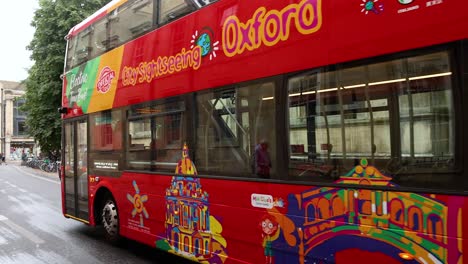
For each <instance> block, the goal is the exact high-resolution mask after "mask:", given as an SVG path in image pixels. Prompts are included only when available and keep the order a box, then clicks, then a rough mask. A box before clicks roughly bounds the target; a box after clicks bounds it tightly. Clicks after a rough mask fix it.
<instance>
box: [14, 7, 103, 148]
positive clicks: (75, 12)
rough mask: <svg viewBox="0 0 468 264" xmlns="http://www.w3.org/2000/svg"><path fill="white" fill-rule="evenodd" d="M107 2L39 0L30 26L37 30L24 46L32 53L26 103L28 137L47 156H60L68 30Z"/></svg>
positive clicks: (24, 107)
mask: <svg viewBox="0 0 468 264" xmlns="http://www.w3.org/2000/svg"><path fill="white" fill-rule="evenodd" d="M107 2H109V1H108V0H39V9H37V10H36V11H35V13H34V18H33V21H32V22H31V25H32V26H33V27H35V29H36V31H35V33H34V37H33V39H32V41H31V43H30V44H29V46H27V49H28V50H31V51H32V55H31V59H33V60H34V65H33V66H32V67H31V68H30V69H29V76H28V78H27V79H26V80H25V81H24V82H25V85H26V94H25V99H26V102H25V104H24V105H23V107H22V110H23V111H25V112H26V113H27V117H26V125H27V126H28V129H29V134H30V135H31V136H32V137H34V139H35V140H36V141H37V142H38V143H39V146H40V147H41V149H42V151H43V152H45V153H47V154H48V155H49V156H50V155H52V156H55V157H57V155H58V154H59V153H60V137H61V120H60V114H59V113H58V111H57V109H58V108H59V107H60V105H61V93H62V81H61V79H60V75H61V74H62V73H63V69H64V65H63V64H64V58H65V48H66V42H65V40H64V37H65V36H66V35H67V34H68V32H69V30H70V29H71V28H72V27H73V26H74V25H76V24H78V23H79V22H80V21H82V20H83V19H85V18H86V17H87V16H89V15H90V14H92V13H93V12H95V11H96V10H98V9H99V8H101V7H102V6H104V5H105V4H106V3H107Z"/></svg>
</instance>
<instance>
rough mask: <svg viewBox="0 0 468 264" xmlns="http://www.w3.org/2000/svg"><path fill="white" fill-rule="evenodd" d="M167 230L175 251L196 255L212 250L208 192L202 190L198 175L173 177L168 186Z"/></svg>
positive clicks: (168, 238) (202, 254) (205, 253)
mask: <svg viewBox="0 0 468 264" xmlns="http://www.w3.org/2000/svg"><path fill="white" fill-rule="evenodd" d="M166 233H167V234H166V235H167V240H168V241H169V244H170V245H171V246H172V247H173V248H174V249H175V250H176V251H179V250H180V251H183V252H186V253H190V254H193V255H195V256H196V257H200V256H204V255H207V254H208V253H209V252H210V251H211V239H212V237H211V232H210V211H209V204H208V194H207V193H206V192H205V191H203V190H202V188H201V185H200V179H199V178H191V177H177V176H175V177H173V178H172V183H171V186H170V187H169V188H168V189H167V190H166ZM206 257H209V256H206Z"/></svg>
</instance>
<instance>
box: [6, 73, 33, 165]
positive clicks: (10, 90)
mask: <svg viewBox="0 0 468 264" xmlns="http://www.w3.org/2000/svg"><path fill="white" fill-rule="evenodd" d="M25 90H26V87H25V86H24V85H23V84H21V83H19V82H11V81H0V106H1V107H0V152H1V153H4V154H5V155H6V157H7V160H12V159H20V158H21V153H22V152H23V150H24V151H25V152H26V153H28V154H29V153H33V154H37V151H38V150H37V148H36V145H35V142H34V138H32V137H30V136H29V135H28V131H27V128H26V125H25V119H26V114H25V113H24V112H22V111H21V110H20V109H19V107H20V106H21V105H23V104H24V99H23V98H22V97H21V96H22V95H24V94H25V92H26V91H25Z"/></svg>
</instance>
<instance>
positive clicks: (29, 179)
mask: <svg viewBox="0 0 468 264" xmlns="http://www.w3.org/2000/svg"><path fill="white" fill-rule="evenodd" d="M0 263H1V264H16V263H18V264H29V263H31V264H36V263H38V264H42V263H44V264H51V263H57V264H67V263H77V264H78V263H79V264H87V263H93V264H94V263H96V264H99V263H132V264H140V263H157V264H163V263H171V264H173V263H181V264H188V263H192V262H189V261H186V260H185V259H182V258H178V257H176V256H172V255H170V254H167V253H164V252H160V251H158V250H156V249H154V248H151V247H148V246H146V245H142V244H139V243H137V242H134V241H130V240H124V241H123V242H122V243H121V245H119V246H113V245H111V244H109V243H107V242H106V241H105V240H104V239H103V235H102V231H101V230H99V229H95V228H92V227H89V226H87V225H85V224H82V223H80V222H77V221H75V220H71V219H66V218H64V217H63V215H62V211H61V198H60V181H59V179H58V177H57V175H56V174H47V173H44V172H41V171H39V170H34V169H31V168H28V167H23V166H19V164H12V163H10V164H9V165H2V166H0Z"/></svg>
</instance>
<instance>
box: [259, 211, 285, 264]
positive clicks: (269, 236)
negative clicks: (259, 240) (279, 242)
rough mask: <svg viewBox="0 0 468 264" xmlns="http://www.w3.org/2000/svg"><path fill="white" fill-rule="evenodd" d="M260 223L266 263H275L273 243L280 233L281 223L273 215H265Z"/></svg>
mask: <svg viewBox="0 0 468 264" xmlns="http://www.w3.org/2000/svg"><path fill="white" fill-rule="evenodd" d="M260 225H261V228H262V237H263V248H264V254H265V263H266V264H273V263H274V253H273V248H272V244H273V241H275V240H276V239H277V238H278V236H279V234H280V232H279V224H278V221H277V220H276V218H275V217H274V216H273V215H265V216H264V217H263V218H262V222H261V223H260Z"/></svg>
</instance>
